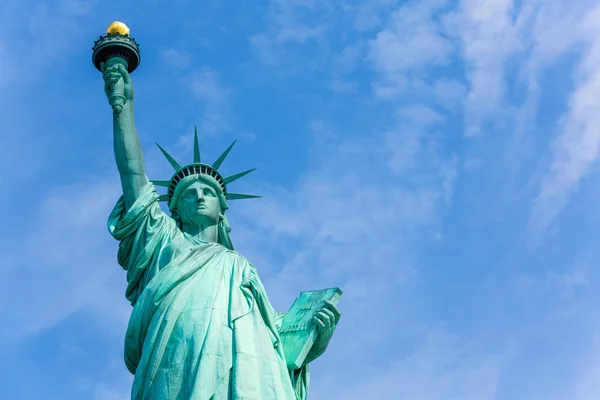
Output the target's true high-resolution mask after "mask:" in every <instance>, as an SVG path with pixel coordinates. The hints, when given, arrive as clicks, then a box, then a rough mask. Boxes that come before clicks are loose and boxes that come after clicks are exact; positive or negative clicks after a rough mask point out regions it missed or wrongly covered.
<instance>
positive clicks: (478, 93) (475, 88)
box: [445, 0, 522, 135]
mask: <svg viewBox="0 0 600 400" xmlns="http://www.w3.org/2000/svg"><path fill="white" fill-rule="evenodd" d="M517 11H518V10H515V5H514V2H513V0H484V1H481V0H462V1H460V3H459V7H458V10H457V11H456V12H454V13H452V14H449V15H448V16H446V17H445V24H446V26H447V28H448V29H449V31H450V32H452V33H453V34H455V35H456V36H458V38H460V41H461V46H460V49H461V52H462V53H463V60H464V62H465V63H466V65H467V77H468V79H469V92H468V94H467V99H466V114H465V118H466V133H467V135H475V134H478V133H480V131H481V129H482V128H483V126H484V124H485V123H486V122H487V123H489V122H493V118H494V115H496V114H497V111H498V110H497V109H498V108H501V107H505V104H503V100H504V96H505V95H506V86H507V84H506V64H507V62H508V60H509V58H510V57H511V55H513V54H514V53H515V52H516V51H518V50H519V49H520V48H521V46H522V45H521V42H520V38H519V35H518V31H517V28H516V22H515V21H514V17H513V16H514V15H515V13H516V12H517Z"/></svg>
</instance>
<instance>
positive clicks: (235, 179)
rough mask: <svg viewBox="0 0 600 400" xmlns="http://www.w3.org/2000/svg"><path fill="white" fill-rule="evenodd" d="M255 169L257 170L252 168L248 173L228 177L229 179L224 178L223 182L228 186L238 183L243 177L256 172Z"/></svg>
mask: <svg viewBox="0 0 600 400" xmlns="http://www.w3.org/2000/svg"><path fill="white" fill-rule="evenodd" d="M255 169H256V168H252V169H249V170H248V171H244V172H240V173H237V174H235V175H231V176H228V177H227V178H223V182H225V184H226V185H228V184H230V183H231V182H234V181H237V180H238V179H240V178H241V177H242V176H244V175H248V174H249V173H250V172H252V171H254V170H255Z"/></svg>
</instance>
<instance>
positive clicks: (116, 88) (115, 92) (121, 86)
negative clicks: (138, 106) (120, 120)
mask: <svg viewBox="0 0 600 400" xmlns="http://www.w3.org/2000/svg"><path fill="white" fill-rule="evenodd" d="M116 64H123V66H124V67H125V69H127V62H126V61H125V60H123V59H122V58H121V57H112V58H110V59H108V61H107V62H106V67H107V68H108V67H112V66H113V65H116ZM125 101H126V99H125V82H124V81H123V78H121V79H119V80H118V81H117V82H115V83H113V84H111V85H110V95H109V97H108V103H109V104H110V106H111V107H112V109H113V111H114V112H115V113H116V114H120V113H121V111H122V110H123V106H124V105H125Z"/></svg>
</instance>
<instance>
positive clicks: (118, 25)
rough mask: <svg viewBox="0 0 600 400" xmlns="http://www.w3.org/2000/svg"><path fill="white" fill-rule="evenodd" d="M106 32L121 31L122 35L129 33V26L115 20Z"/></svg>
mask: <svg viewBox="0 0 600 400" xmlns="http://www.w3.org/2000/svg"><path fill="white" fill-rule="evenodd" d="M106 33H111V34H115V33H120V34H121V35H129V28H128V27H127V25H125V24H124V23H122V22H120V21H115V22H113V23H112V24H110V25H109V26H108V28H107V29H106Z"/></svg>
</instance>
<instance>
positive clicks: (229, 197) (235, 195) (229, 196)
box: [226, 193, 262, 200]
mask: <svg viewBox="0 0 600 400" xmlns="http://www.w3.org/2000/svg"><path fill="white" fill-rule="evenodd" d="M226 197H227V200H244V199H259V198H261V197H262V196H255V195H253V194H241V193H227V195H226Z"/></svg>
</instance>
